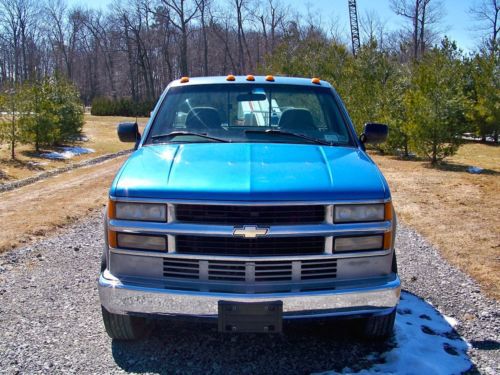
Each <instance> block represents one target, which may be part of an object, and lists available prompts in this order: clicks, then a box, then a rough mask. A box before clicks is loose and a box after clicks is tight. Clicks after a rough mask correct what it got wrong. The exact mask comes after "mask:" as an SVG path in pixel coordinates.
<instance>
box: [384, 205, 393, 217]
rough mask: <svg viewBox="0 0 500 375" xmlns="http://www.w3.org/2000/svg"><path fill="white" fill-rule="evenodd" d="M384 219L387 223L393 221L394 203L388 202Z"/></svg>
mask: <svg viewBox="0 0 500 375" xmlns="http://www.w3.org/2000/svg"><path fill="white" fill-rule="evenodd" d="M384 211H385V212H384V219H385V220H386V221H389V220H392V203H391V202H387V203H386V204H385V207H384Z"/></svg>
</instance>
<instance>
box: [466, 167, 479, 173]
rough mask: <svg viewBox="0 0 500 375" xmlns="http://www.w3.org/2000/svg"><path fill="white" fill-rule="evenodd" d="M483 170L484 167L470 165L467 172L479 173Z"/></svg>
mask: <svg viewBox="0 0 500 375" xmlns="http://www.w3.org/2000/svg"><path fill="white" fill-rule="evenodd" d="M482 171H483V168H480V167H468V168H467V172H469V173H473V174H479V173H481V172H482Z"/></svg>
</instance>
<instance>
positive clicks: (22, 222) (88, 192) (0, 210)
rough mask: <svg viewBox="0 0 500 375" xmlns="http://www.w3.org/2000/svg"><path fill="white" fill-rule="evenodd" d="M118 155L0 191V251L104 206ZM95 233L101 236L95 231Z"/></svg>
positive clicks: (118, 160)
mask: <svg viewBox="0 0 500 375" xmlns="http://www.w3.org/2000/svg"><path fill="white" fill-rule="evenodd" d="M124 160H125V157H119V158H116V159H112V160H109V161H106V162H104V163H102V164H99V165H94V166H91V167H85V168H79V169H75V170H72V171H70V172H66V173H63V174H60V175H57V176H55V177H51V178H48V179H46V180H42V181H39V182H37V183H34V184H32V185H27V186H24V187H22V188H19V189H16V190H13V191H10V192H5V193H1V194H0V222H1V223H2V236H0V252H2V251H5V250H8V249H12V248H15V247H17V246H19V245H20V244H24V243H28V242H31V241H32V240H35V239H36V238H37V237H42V236H45V235H47V234H49V233H52V232H53V231H54V230H56V229H57V228H60V227H63V226H64V225H66V224H68V223H71V222H73V221H75V220H77V219H79V218H82V217H85V216H87V215H88V213H89V211H92V210H95V209H101V208H102V207H103V206H104V205H105V203H106V201H107V195H108V189H109V186H110V185H111V181H112V179H113V177H114V175H115V173H116V171H117V170H118V168H119V167H120V165H121V164H122V163H123V161H124ZM93 235H96V236H97V235H101V234H100V233H94V234H93Z"/></svg>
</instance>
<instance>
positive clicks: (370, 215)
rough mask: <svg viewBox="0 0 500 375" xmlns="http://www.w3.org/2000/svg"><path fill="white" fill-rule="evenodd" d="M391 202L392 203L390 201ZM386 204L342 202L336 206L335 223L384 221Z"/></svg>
mask: <svg viewBox="0 0 500 375" xmlns="http://www.w3.org/2000/svg"><path fill="white" fill-rule="evenodd" d="M389 204H390V203H389ZM385 211H386V209H385V205H384V204H383V203H380V204H341V205H338V206H335V213H334V222H335V223H352V222H366V221H383V220H384V218H385V216H386V215H385Z"/></svg>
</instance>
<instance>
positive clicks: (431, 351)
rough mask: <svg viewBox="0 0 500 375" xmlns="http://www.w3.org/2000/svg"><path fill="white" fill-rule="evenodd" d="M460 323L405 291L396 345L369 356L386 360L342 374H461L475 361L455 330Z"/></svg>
mask: <svg viewBox="0 0 500 375" xmlns="http://www.w3.org/2000/svg"><path fill="white" fill-rule="evenodd" d="M457 323H458V322H457V320H456V319H453V318H449V317H446V316H443V315H441V314H440V313H439V312H438V311H437V310H436V309H434V308H433V307H432V306H430V305H429V304H428V303H427V302H426V301H425V300H423V299H421V298H419V297H416V296H414V295H413V294H409V293H406V292H403V293H402V296H401V302H400V304H399V305H398V311H397V316H396V324H395V327H394V328H395V331H394V340H395V344H396V347H395V348H393V349H391V350H390V351H388V352H385V353H381V354H378V353H372V354H370V355H368V356H367V357H366V359H368V360H370V361H374V362H384V363H375V364H374V365H373V366H372V367H370V368H369V369H366V370H362V371H359V372H353V370H352V369H350V368H344V369H343V370H342V372H341V373H342V374H354V373H355V374H363V375H364V374H418V375H420V374H425V375H438V374H439V375H441V374H442V375H451V374H460V373H462V372H464V371H466V370H468V369H469V368H470V367H471V366H472V363H471V361H470V359H469V356H468V355H467V349H468V345H467V343H466V342H465V340H464V339H462V338H461V337H460V336H459V335H458V334H457V333H456V332H455V331H454V330H453V327H454V326H455V325H456V324H457ZM323 374H330V375H332V374H337V373H336V372H326V373H323Z"/></svg>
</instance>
